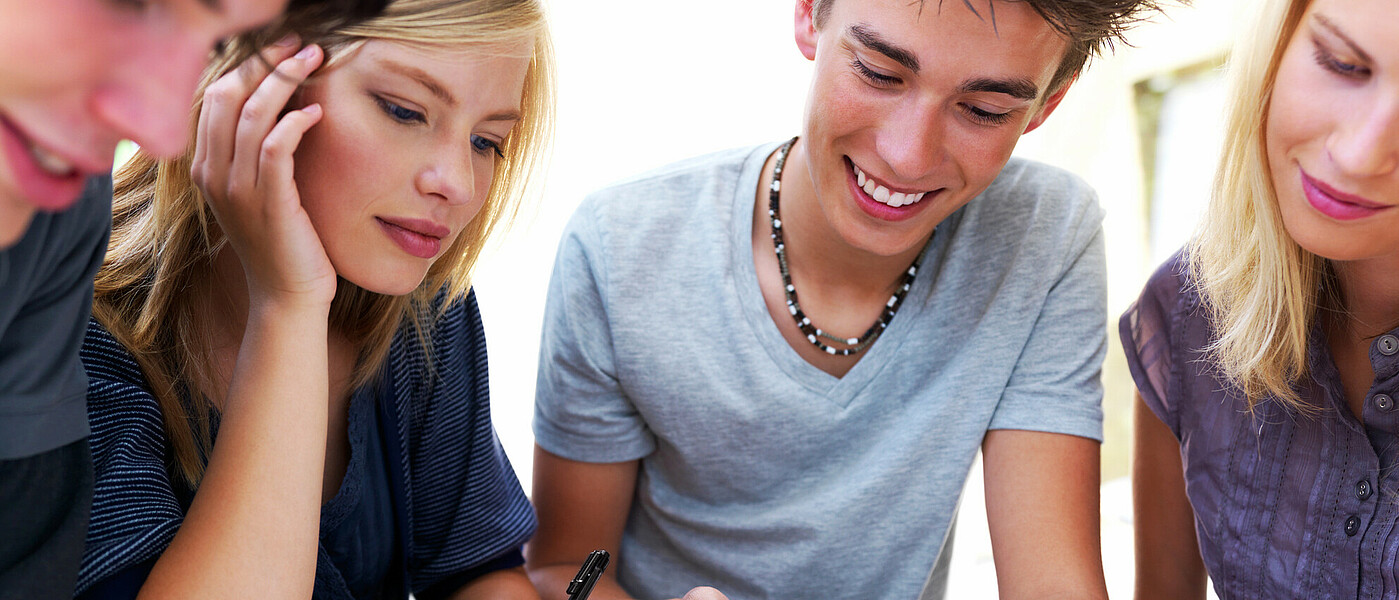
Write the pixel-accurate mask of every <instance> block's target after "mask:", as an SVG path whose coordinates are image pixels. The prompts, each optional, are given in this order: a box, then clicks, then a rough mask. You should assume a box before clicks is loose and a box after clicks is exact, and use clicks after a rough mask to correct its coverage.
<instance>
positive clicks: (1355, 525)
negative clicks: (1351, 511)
mask: <svg viewBox="0 0 1399 600" xmlns="http://www.w3.org/2000/svg"><path fill="white" fill-rule="evenodd" d="M1345 529H1346V536H1347V537H1355V534H1357V533H1360V517H1358V516H1356V515H1351V516H1350V517H1349V518H1347V519H1346V526H1345Z"/></svg>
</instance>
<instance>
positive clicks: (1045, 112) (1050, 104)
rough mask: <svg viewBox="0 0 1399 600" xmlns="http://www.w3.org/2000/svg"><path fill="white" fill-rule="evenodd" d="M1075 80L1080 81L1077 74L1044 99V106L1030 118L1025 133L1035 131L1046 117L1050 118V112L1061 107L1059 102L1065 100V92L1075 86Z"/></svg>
mask: <svg viewBox="0 0 1399 600" xmlns="http://www.w3.org/2000/svg"><path fill="white" fill-rule="evenodd" d="M1075 81H1078V75H1077V74H1075V75H1074V76H1073V77H1070V78H1069V81H1068V82H1067V83H1065V84H1064V85H1063V87H1060V88H1059V91H1057V92H1054V93H1053V94H1050V95H1049V97H1048V98H1045V99H1044V106H1041V107H1040V111H1039V112H1037V113H1035V116H1033V117H1031V118H1030V124H1029V125H1026V126H1025V133H1030V132H1031V131H1034V130H1035V129H1036V128H1038V127H1039V126H1040V125H1041V124H1043V123H1044V120H1045V119H1048V118H1049V115H1050V113H1053V112H1054V109H1056V108H1058V107H1059V103H1060V102H1062V101H1063V100H1064V94H1067V93H1069V88H1070V87H1072V86H1073V84H1074V82H1075Z"/></svg>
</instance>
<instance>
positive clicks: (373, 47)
mask: <svg viewBox="0 0 1399 600" xmlns="http://www.w3.org/2000/svg"><path fill="white" fill-rule="evenodd" d="M533 49H534V45H533V40H530V39H524V40H519V41H516V42H511V43H507V44H458V45H452V44H410V43H404V42H395V41H389V40H369V41H367V42H365V43H364V45H363V46H361V47H360V48H359V50H357V51H356V52H355V53H354V55H352V56H349V57H347V58H346V60H345V62H344V63H343V65H342V66H341V67H337V68H336V69H334V70H333V71H332V73H334V72H335V71H341V70H343V71H345V72H348V73H354V74H357V75H359V76H372V77H389V78H398V79H401V80H405V81H406V82H409V83H413V82H416V83H417V84H418V85H420V86H422V87H423V88H424V89H429V90H431V88H434V87H439V88H440V91H441V92H443V93H445V94H446V95H450V96H451V97H453V98H455V99H457V100H459V101H461V102H462V103H463V104H469V105H489V106H488V107H487V108H513V107H518V106H519V103H520V96H521V95H522V94H523V91H524V85H525V78H526V76H527V74H528V72H529V63H530V57H531V53H532V51H533Z"/></svg>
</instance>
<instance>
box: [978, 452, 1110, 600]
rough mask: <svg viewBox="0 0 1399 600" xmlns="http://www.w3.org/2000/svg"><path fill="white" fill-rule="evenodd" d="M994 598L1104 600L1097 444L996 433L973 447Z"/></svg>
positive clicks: (1105, 587)
mask: <svg viewBox="0 0 1399 600" xmlns="http://www.w3.org/2000/svg"><path fill="white" fill-rule="evenodd" d="M981 448H982V454H983V465H984V468H985V472H986V518H987V521H988V522H989V524H990V527H991V551H992V556H993V557H994V559H995V561H996V579H997V582H998V585H999V588H1000V596H1001V598H1007V599H1013V598H1102V599H1106V598H1107V584H1106V583H1105V582H1104V579H1103V555H1102V548H1101V545H1100V542H1099V535H1098V530H1099V523H1098V521H1099V517H1098V454H1099V446H1098V442H1097V441H1094V440H1091V439H1088V438H1083V437H1078V436H1073V435H1064V434H1057V433H1042V432H1036V431H1021V430H1010V429H997V430H992V431H989V432H987V434H986V440H985V441H984V442H982V445H981Z"/></svg>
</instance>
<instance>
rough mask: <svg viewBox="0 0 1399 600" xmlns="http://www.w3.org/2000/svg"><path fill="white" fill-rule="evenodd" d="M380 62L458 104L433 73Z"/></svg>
mask: <svg viewBox="0 0 1399 600" xmlns="http://www.w3.org/2000/svg"><path fill="white" fill-rule="evenodd" d="M212 1H217V0H212ZM379 63H380V64H381V65H383V67H384V68H385V69H388V70H390V71H393V72H395V73H398V74H399V75H402V76H404V77H407V78H409V79H412V80H413V81H416V82H418V83H419V84H421V85H422V86H423V87H425V88H427V91H428V92H431V93H432V95H434V96H437V98H438V99H439V100H441V101H443V102H446V103H447V105H448V106H456V105H457V98H456V96H453V95H452V93H451V92H449V91H447V88H445V87H443V86H442V84H440V83H438V82H437V80H436V79H433V77H432V76H431V75H428V74H427V71H424V70H422V69H419V68H417V67H410V66H408V65H405V64H402V63H397V62H394V61H391V60H381V61H379Z"/></svg>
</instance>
